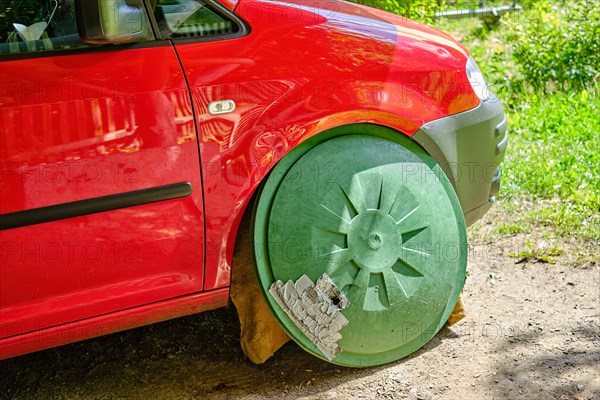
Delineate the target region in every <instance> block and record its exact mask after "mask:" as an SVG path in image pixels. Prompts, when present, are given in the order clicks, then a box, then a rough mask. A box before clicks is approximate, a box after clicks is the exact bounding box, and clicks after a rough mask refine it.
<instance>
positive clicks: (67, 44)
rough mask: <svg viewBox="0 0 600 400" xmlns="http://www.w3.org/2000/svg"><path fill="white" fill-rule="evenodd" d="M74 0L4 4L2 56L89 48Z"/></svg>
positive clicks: (27, 0)
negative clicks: (78, 28) (78, 19)
mask: <svg viewBox="0 0 600 400" xmlns="http://www.w3.org/2000/svg"><path fill="white" fill-rule="evenodd" d="M88 46H90V45H89V44H86V43H84V42H82V41H81V39H80V37H79V33H78V30H77V20H76V17H75V5H74V0H20V1H12V2H8V3H4V4H3V5H2V6H0V55H4V54H15V53H30V52H41V51H47V50H60V49H72V48H81V47H88Z"/></svg>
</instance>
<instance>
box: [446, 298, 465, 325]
mask: <svg viewBox="0 0 600 400" xmlns="http://www.w3.org/2000/svg"><path fill="white" fill-rule="evenodd" d="M466 316H467V310H465V305H464V304H463V301H462V294H461V295H460V296H458V301H457V302H456V305H455V306H454V310H452V314H450V317H448V322H446V326H452V325H454V324H456V323H457V322H458V321H460V320H461V319H463V318H464V317H466Z"/></svg>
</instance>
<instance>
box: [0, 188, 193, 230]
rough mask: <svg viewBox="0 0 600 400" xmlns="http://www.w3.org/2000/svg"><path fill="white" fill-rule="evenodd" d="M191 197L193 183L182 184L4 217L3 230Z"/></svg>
mask: <svg viewBox="0 0 600 400" xmlns="http://www.w3.org/2000/svg"><path fill="white" fill-rule="evenodd" d="M190 194H192V184H191V183H190V182H180V183H174V184H171V185H165V186H158V187H154V188H149V189H141V190H134V191H131V192H125V193H118V194H113V195H108V196H102V197H96V198H91V199H85V200H80V201H73V202H69V203H63V204H56V205H53V206H48V207H40V208H33V209H31V210H24V211H18V212H13V213H8V214H3V215H0V230H5V229H12V228H19V227H23V226H28V225H34V224H41V223H44V222H51V221H57V220H61V219H66V218H73V217H80V216H82V215H89V214H96V213H100V212H105V211H112V210H117V209H120V208H127V207H133V206H139V205H142V204H149V203H156V202H159V201H164V200H171V199H178V198H181V197H186V196H189V195H190Z"/></svg>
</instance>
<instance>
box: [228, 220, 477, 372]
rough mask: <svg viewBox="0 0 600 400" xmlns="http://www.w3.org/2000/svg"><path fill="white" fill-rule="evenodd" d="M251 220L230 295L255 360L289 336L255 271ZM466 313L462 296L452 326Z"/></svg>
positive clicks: (245, 225) (243, 232)
mask: <svg viewBox="0 0 600 400" xmlns="http://www.w3.org/2000/svg"><path fill="white" fill-rule="evenodd" d="M251 243H252V242H251V234H250V223H249V221H247V220H244V221H242V224H241V225H240V231H239V232H238V239H237V242H236V246H235V251H234V254H233V267H232V271H231V272H232V275H231V289H230V296H231V300H232V301H233V304H234V305H235V308H236V309H237V312H238V316H239V318H240V325H241V337H240V342H241V344H242V350H243V351H244V354H245V355H246V357H248V358H249V359H250V361H252V362H253V363H255V364H262V363H264V362H265V361H267V360H268V359H269V358H271V356H273V354H275V352H276V351H277V350H279V349H280V348H281V346H283V345H284V344H286V343H287V342H288V341H289V340H290V337H289V336H288V335H287V333H285V331H284V330H283V329H282V328H281V327H280V326H279V324H278V323H277V321H276V320H275V318H273V315H271V312H270V311H269V309H268V308H267V305H266V303H265V300H264V298H263V294H262V292H261V290H260V288H259V287H258V281H257V279H256V276H255V272H254V261H253V257H252V251H253V248H252V244H251ZM465 316H466V312H465V308H464V304H463V302H462V296H461V297H459V298H458V302H457V303H456V306H455V307H454V310H453V311H452V314H450V317H449V318H448V322H447V323H446V325H447V326H452V325H454V324H456V323H457V322H458V321H460V320H461V319H463V318H464V317H465Z"/></svg>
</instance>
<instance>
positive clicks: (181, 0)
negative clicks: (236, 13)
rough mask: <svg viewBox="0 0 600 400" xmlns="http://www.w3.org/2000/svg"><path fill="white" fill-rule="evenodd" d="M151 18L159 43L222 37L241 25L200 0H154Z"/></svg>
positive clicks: (234, 31) (233, 31) (236, 31)
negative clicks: (183, 39) (175, 39)
mask: <svg viewBox="0 0 600 400" xmlns="http://www.w3.org/2000/svg"><path fill="white" fill-rule="evenodd" d="M151 3H153V8H154V10H153V11H154V17H155V19H156V23H157V25H158V30H159V33H160V36H161V38H162V39H174V38H194V37H206V36H213V37H214V36H223V35H230V34H235V33H238V32H239V31H240V25H238V24H237V23H236V22H235V21H233V20H232V19H230V18H228V17H227V16H226V15H225V14H224V13H222V12H219V10H218V8H217V7H216V6H215V5H212V4H211V3H209V2H207V1H202V0H154V1H151Z"/></svg>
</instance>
